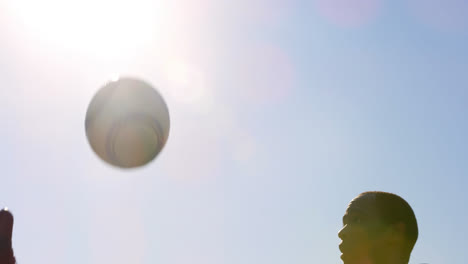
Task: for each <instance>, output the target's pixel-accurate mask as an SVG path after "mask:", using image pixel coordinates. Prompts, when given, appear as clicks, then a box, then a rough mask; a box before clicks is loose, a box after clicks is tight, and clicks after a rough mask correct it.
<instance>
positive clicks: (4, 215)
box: [0, 208, 16, 264]
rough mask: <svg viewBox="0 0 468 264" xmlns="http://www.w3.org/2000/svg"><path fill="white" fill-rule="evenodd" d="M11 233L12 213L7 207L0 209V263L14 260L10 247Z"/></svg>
mask: <svg viewBox="0 0 468 264" xmlns="http://www.w3.org/2000/svg"><path fill="white" fill-rule="evenodd" d="M12 233H13V215H12V214H11V213H10V211H8V209H7V208H5V209H3V210H1V211H0V264H13V263H15V262H16V260H15V257H14V254H13V249H12V247H11V235H12Z"/></svg>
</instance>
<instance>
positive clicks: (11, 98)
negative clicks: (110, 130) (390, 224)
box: [0, 0, 468, 264]
mask: <svg viewBox="0 0 468 264" xmlns="http://www.w3.org/2000/svg"><path fill="white" fill-rule="evenodd" d="M0 37H1V41H0V117H1V118H2V120H3V125H2V129H1V130H0V135H1V137H2V138H3V139H4V140H3V144H2V145H1V148H0V157H1V159H0V160H1V165H2V170H1V179H2V181H1V183H2V186H3V190H2V192H1V193H0V206H2V207H3V206H7V207H8V208H9V209H10V210H11V211H12V212H13V214H14V216H15V226H14V234H13V235H14V238H13V247H14V250H15V254H16V256H17V260H18V262H19V263H37V264H41V263H47V264H55V263H56V264H62V263H70V264H78V263H80V264H81V263H91V264H92V263H113V264H120V263H122V264H123V263H142V264H146V263H148V264H149V263H164V264H187V263H190V264H219V263H223V264H250V263H255V264H259V263H265V264H266V263H268V264H283V263H295V264H306V263H336V264H338V263H341V260H340V258H339V255H340V253H339V250H338V244H339V243H340V240H339V238H338V236H337V233H338V231H339V230H340V229H341V227H342V221H341V219H342V216H343V214H344V212H345V210H346V207H347V205H348V203H349V201H350V200H351V199H352V198H354V197H355V196H357V195H358V194H359V193H361V192H364V191H369V190H380V191H388V192H393V193H396V194H398V195H400V196H402V197H403V198H405V199H406V200H407V201H408V202H409V203H410V205H411V206H412V207H413V209H414V211H415V214H416V217H417V220H418V225H419V234H420V235H419V239H418V241H417V243H416V246H415V248H414V251H413V254H412V257H411V260H410V263H411V264H419V263H430V264H437V263H464V262H465V260H466V259H467V258H468V255H467V253H466V250H465V246H464V243H465V241H466V237H467V236H468V230H467V228H466V222H468V214H467V212H466V210H464V208H465V207H466V206H465V204H466V202H467V201H468V194H467V193H466V191H465V188H466V186H468V179H467V177H466V174H467V173H468V165H467V164H468V163H467V162H466V161H467V158H468V141H467V140H466V136H465V135H467V133H468V125H467V123H466V114H467V113H468V104H467V103H466V101H467V100H468V77H466V76H467V75H466V73H465V71H466V69H467V66H468V65H467V61H468V52H467V51H466V47H467V46H468V43H467V42H468V2H466V1H463V0H444V1H442V0H425V1H423V0H395V1H388V0H348V1H345V0H308V1H305V0H301V1H293V0H289V1H286V0H271V1H267V0H238V1H228V0H221V1H215V0H199V1H189V0H173V1H161V0H153V1H150V0H133V1H129V0H114V1H110V0H93V1H92V0H81V1H72V0H61V1H59V0H42V1H32V0H0ZM116 75H120V76H133V77H138V78H141V79H143V80H145V81H147V82H149V83H151V84H152V85H154V86H155V87H156V88H157V89H158V91H159V92H160V93H161V94H162V95H163V97H164V98H165V100H166V102H167V105H168V108H169V112H170V117H171V129H170V135H169V139H168V142H167V144H166V146H165V148H164V149H163V151H162V152H161V153H160V154H159V156H158V157H157V158H156V159H155V160H154V161H153V162H151V163H150V164H148V165H147V166H144V167H142V168H138V169H131V170H128V169H127V170H123V169H118V168H115V167H112V166H110V165H108V164H106V163H104V162H103V161H101V160H100V159H99V158H98V157H97V156H96V155H95V154H94V152H93V151H92V149H91V148H90V146H89V144H88V142H87V139H86V134H85V130H84V120H85V115H86V110H87V106H88V104H89V102H90V101H91V99H92V97H93V96H94V94H95V93H96V92H97V91H98V89H99V88H100V87H101V86H102V85H103V84H105V83H106V82H107V81H108V80H109V79H110V78H111V77H113V76H116Z"/></svg>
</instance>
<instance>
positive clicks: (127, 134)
mask: <svg viewBox="0 0 468 264" xmlns="http://www.w3.org/2000/svg"><path fill="white" fill-rule="evenodd" d="M169 126H170V121H169V111H168V109H167V106H166V103H165V102H164V99H163V98H162V96H161V95H160V94H159V93H158V92H157V91H156V90H155V89H154V88H153V87H151V85H149V84H148V83H146V82H144V81H141V80H138V79H133V78H120V79H118V80H116V81H110V82H109V83H107V84H106V85H104V86H103V87H102V88H101V89H100V90H99V91H98V92H97V93H96V95H94V97H93V99H92V100H91V102H90V103H89V106H88V110H87V112H86V120H85V129H86V136H87V138H88V142H89V144H90V145H91V148H92V149H93V151H94V152H95V153H96V154H97V155H98V156H99V157H100V158H101V159H103V160H104V161H106V162H108V163H110V164H112V165H114V166H118V167H121V168H134V167H139V166H143V165H145V164H147V163H149V162H150V161H152V160H153V159H154V158H155V157H156V156H157V155H158V154H159V153H160V152H161V150H162V148H163V147H164V145H165V144H166V141H167V138H168V136H169Z"/></svg>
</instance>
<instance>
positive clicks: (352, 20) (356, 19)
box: [316, 0, 382, 27]
mask: <svg viewBox="0 0 468 264" xmlns="http://www.w3.org/2000/svg"><path fill="white" fill-rule="evenodd" d="M316 5H317V8H318V11H319V12H320V14H321V15H322V16H324V17H325V18H326V19H327V20H329V21H330V22H332V23H334V24H336V25H339V26H342V27H358V26H362V25H364V24H366V23H368V22H370V21H372V20H373V19H375V18H376V17H377V15H378V13H379V10H380V8H381V6H382V0H316Z"/></svg>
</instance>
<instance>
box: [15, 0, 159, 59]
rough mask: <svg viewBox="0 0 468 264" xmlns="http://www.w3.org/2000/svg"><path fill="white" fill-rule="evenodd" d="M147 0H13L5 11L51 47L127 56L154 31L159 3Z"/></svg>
mask: <svg viewBox="0 0 468 264" xmlns="http://www.w3.org/2000/svg"><path fill="white" fill-rule="evenodd" d="M157 3H158V1H151V0H133V1H129V0H81V1H71V0H42V1H31V0H15V1H9V3H8V8H9V9H10V10H9V12H10V13H11V14H12V15H14V16H15V17H16V18H17V19H18V20H19V21H20V22H21V23H22V24H23V27H24V29H25V30H26V32H27V34H29V35H31V36H32V37H33V38H35V39H36V40H39V41H40V42H41V43H43V44H46V45H47V46H51V48H53V49H55V50H57V49H58V50H65V51H68V52H77V53H79V54H82V55H86V56H96V57H108V58H110V57H115V56H129V55H130V56H131V55H132V53H134V52H135V50H137V49H138V48H139V47H141V46H142V45H144V44H145V43H147V42H148V41H150V40H151V39H152V38H153V36H157V35H158V34H157V33H158V26H161V23H160V21H161V19H163V17H162V15H163V14H164V12H162V10H161V9H163V8H162V6H161V5H160V4H157Z"/></svg>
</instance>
